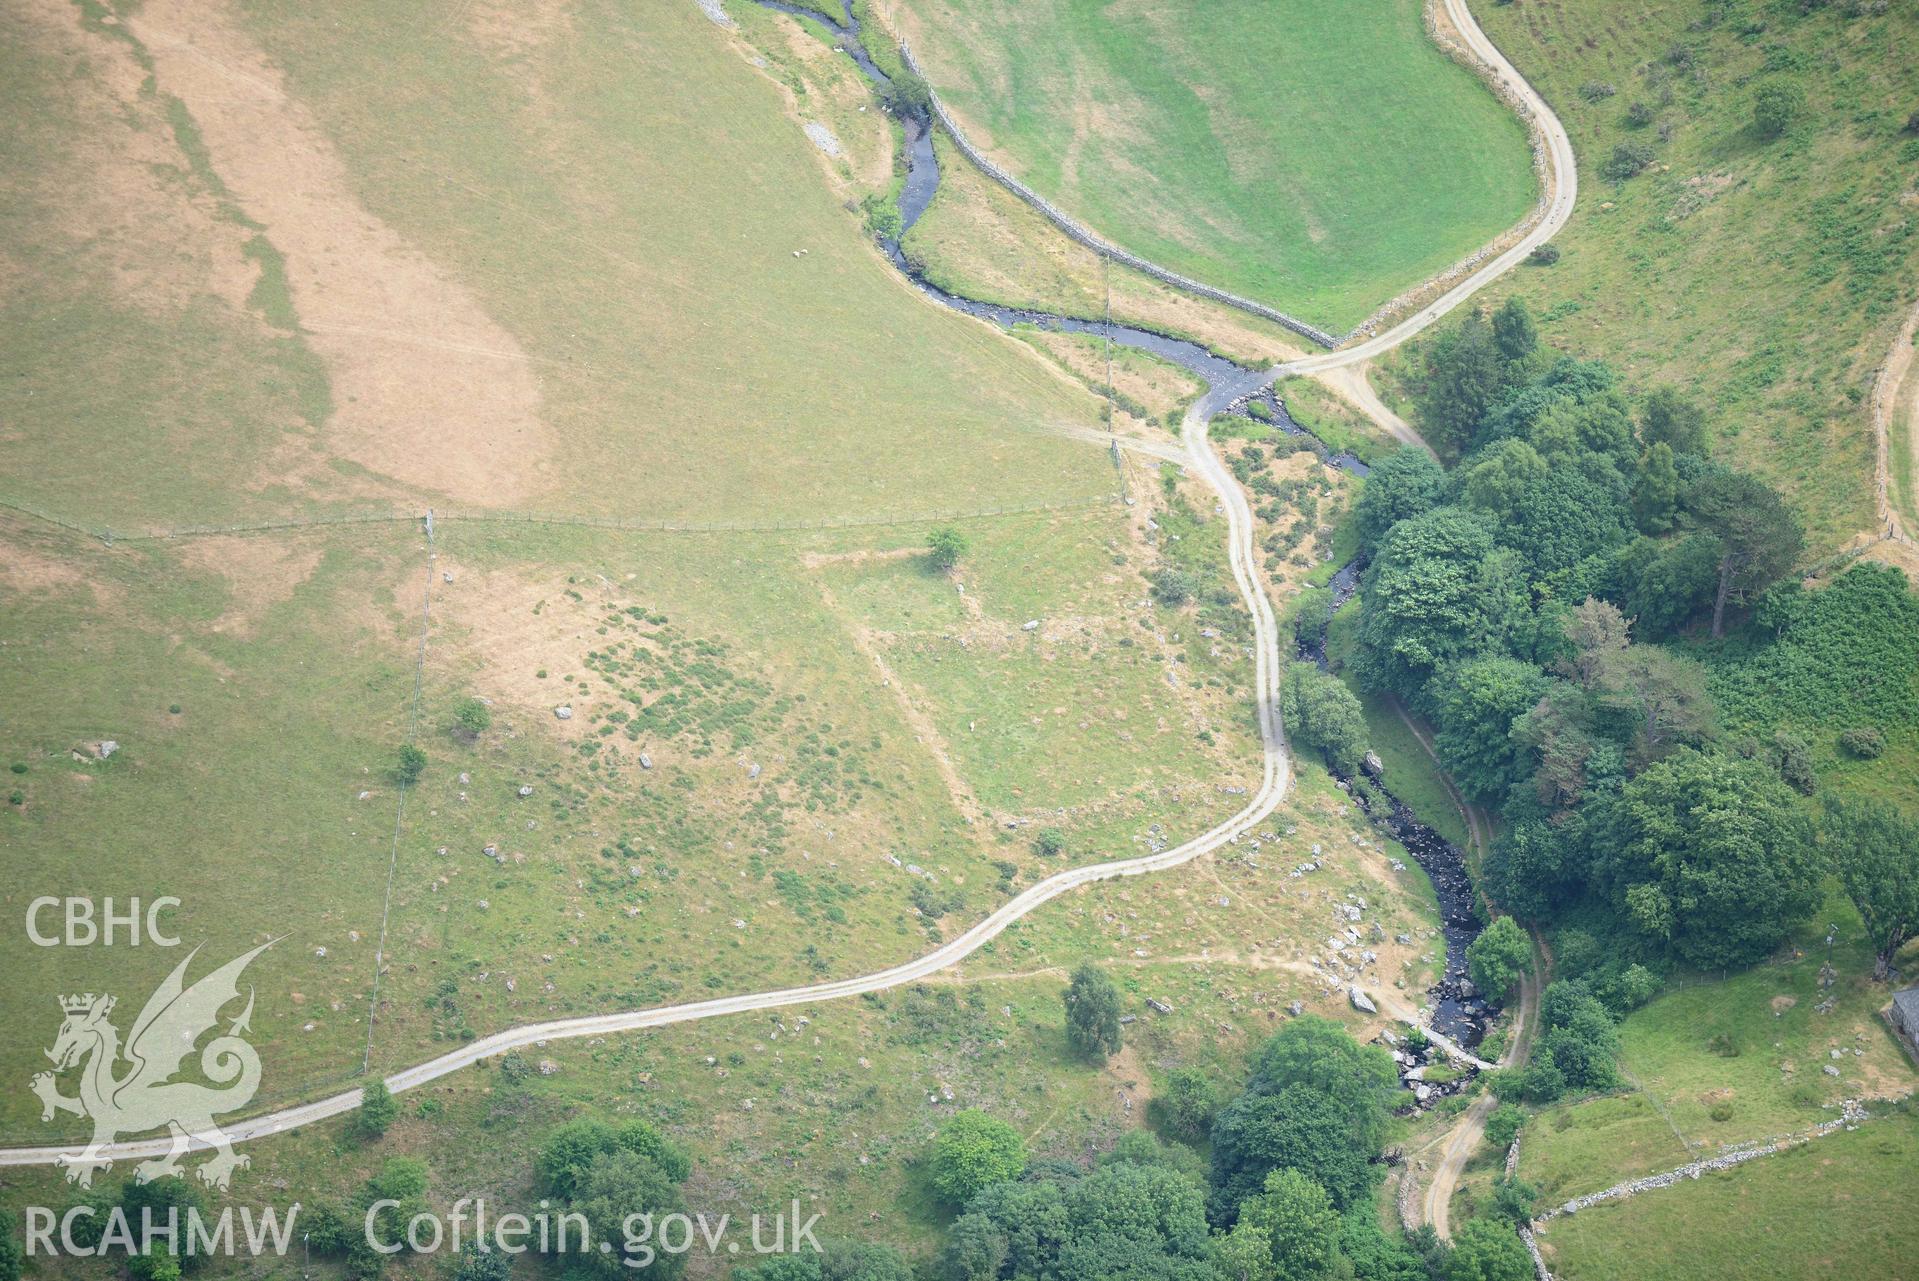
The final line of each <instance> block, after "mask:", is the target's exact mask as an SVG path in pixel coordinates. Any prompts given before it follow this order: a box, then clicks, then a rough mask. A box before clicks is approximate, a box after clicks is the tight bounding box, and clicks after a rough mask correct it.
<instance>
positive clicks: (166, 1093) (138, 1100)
mask: <svg viewBox="0 0 1919 1281" xmlns="http://www.w3.org/2000/svg"><path fill="white" fill-rule="evenodd" d="M277 941H278V940H277V939H276V940H273V941H271V942H267V943H262V944H261V945H260V946H259V947H256V948H254V949H253V950H252V951H251V952H248V953H247V954H246V955H244V956H241V957H239V958H238V959H236V960H233V961H229V962H227V963H226V964H225V965H223V966H221V967H220V968H219V969H217V970H215V971H214V972H213V973H211V974H209V975H207V976H206V977H205V978H203V979H201V980H200V981H199V982H197V983H195V984H194V985H193V986H192V987H187V986H186V984H185V982H184V978H185V975H186V971H187V964H188V962H190V961H192V960H193V958H194V956H196V955H198V953H199V951H200V949H199V948H195V949H193V951H192V952H189V953H188V954H187V958H186V960H184V961H181V962H180V964H179V965H177V966H175V967H174V970H173V973H171V974H169V975H168V976H167V978H166V981H165V982H163V983H161V984H160V986H159V988H158V989H157V990H155V992H154V993H153V995H152V996H150V997H148V998H147V1003H146V1005H145V1006H144V1007H143V1008H142V1009H141V1011H140V1017H138V1018H136V1019H135V1020H134V1021H133V1028H132V1030H131V1031H130V1032H129V1033H128V1034H127V1040H126V1047H125V1049H124V1050H123V1049H122V1048H121V1044H120V1033H119V1030H118V1029H117V1028H115V1027H114V1026H113V1024H111V1023H109V1022H108V1021H107V1015H109V1014H111V1013H112V1012H113V1006H114V999H113V997H111V996H95V995H94V994H93V993H91V992H89V993H87V994H86V995H85V996H64V997H61V998H60V1008H61V1009H62V1010H63V1011H65V1013H66V1021H65V1022H63V1023H62V1024H61V1025H60V1035H59V1037H58V1038H57V1039H56V1040H55V1041H54V1043H53V1048H52V1049H51V1050H48V1051H47V1057H48V1058H49V1059H51V1060H53V1071H51V1072H41V1073H39V1074H38V1075H37V1076H35V1077H34V1078H33V1092H34V1093H35V1094H37V1095H39V1096H40V1102H41V1105H42V1110H41V1113H40V1119H41V1120H42V1121H51V1120H52V1119H53V1116H54V1113H56V1112H71V1113H73V1114H74V1115H75V1116H84V1117H91V1118H92V1120H93V1138H92V1140H91V1141H90V1142H88V1144H87V1146H86V1150H85V1151H83V1152H80V1153H78V1154H69V1155H62V1156H61V1157H60V1158H59V1161H60V1164H61V1165H62V1166H64V1167H65V1168H66V1172H67V1180H68V1181H69V1182H72V1183H78V1184H79V1185H80V1186H81V1187H83V1188H84V1187H91V1186H92V1184H93V1175H94V1172H95V1171H97V1170H104V1169H106V1168H108V1167H109V1166H111V1165H112V1164H113V1161H112V1159H111V1158H109V1157H106V1156H103V1155H102V1151H101V1150H102V1149H103V1148H104V1147H105V1146H106V1145H108V1144H110V1143H112V1142H113V1141H114V1140H115V1139H116V1138H118V1137H119V1136H120V1135H122V1134H138V1133H140V1132H142V1131H145V1130H157V1129H159V1128H161V1127H162V1126H164V1127H166V1129H167V1130H169V1131H170V1132H171V1133H172V1136H173V1147H172V1149H171V1150H170V1151H168V1152H167V1154H166V1155H165V1156H161V1157H156V1158H154V1159H153V1160H151V1161H142V1162H141V1163H140V1164H139V1165H138V1166H137V1167H136V1168H135V1170H134V1178H135V1179H136V1180H138V1181H139V1182H141V1183H146V1182H148V1181H149V1180H152V1179H158V1178H163V1177H165V1176H166V1175H169V1174H178V1173H180V1158H181V1156H183V1155H184V1154H185V1153H186V1151H187V1149H188V1147H189V1146H190V1145H192V1144H194V1143H198V1144H200V1145H201V1146H203V1147H209V1148H212V1149H214V1155H213V1156H212V1157H211V1158H210V1159H208V1160H207V1161H206V1163H205V1164H203V1165H201V1166H200V1168H199V1171H198V1173H199V1176H200V1179H201V1181H202V1182H204V1183H206V1184H207V1185H208V1186H209V1187H215V1188H219V1189H221V1190H223V1191H224V1190H225V1189H226V1186H227V1183H228V1181H229V1180H230V1179H231V1178H232V1176H233V1171H234V1170H235V1169H236V1168H238V1167H240V1166H244V1165H246V1164H248V1159H247V1158H246V1157H244V1156H236V1155H235V1154H234V1151H233V1145H232V1143H231V1142H229V1141H228V1139H227V1136H226V1134H225V1133H223V1132H222V1131H221V1129H220V1127H219V1126H218V1125H215V1124H214V1121H213V1114H214V1113H216V1112H232V1111H234V1110H235V1109H236V1108H242V1107H245V1106H246V1105H247V1104H248V1103H249V1102H250V1101H252V1099H253V1095H254V1092H255V1091H257V1090H258V1089H259V1088H260V1056H259V1055H258V1054H257V1053H255V1052H254V1049H253V1047H252V1046H251V1045H249V1044H247V1043H246V1041H244V1040H242V1039H241V1037H240V1034H241V1033H242V1032H245V1031H248V1030H249V1027H248V1023H249V1020H251V1018H252V1017H253V990H252V989H251V988H248V989H247V1004H246V1009H244V1010H242V1011H241V1013H240V1017H239V1018H237V1019H235V1020H233V1023H232V1024H231V1026H229V1027H228V1029H227V1031H226V1034H225V1035H223V1036H216V1037H214V1038H213V1039H212V1040H211V1041H208V1042H207V1044H206V1046H205V1047H204V1048H203V1049H202V1050H201V1051H200V1071H201V1073H202V1074H204V1075H205V1077H206V1079H207V1080H209V1081H211V1082H213V1085H211V1086H209V1085H202V1084H200V1083H198V1082H196V1081H176V1080H174V1079H173V1077H174V1076H175V1074H176V1073H178V1072H179V1070H180V1065H181V1063H182V1062H183V1061H184V1060H185V1059H186V1057H187V1056H188V1055H189V1054H191V1053H192V1052H193V1047H194V1045H195V1043H196V1042H198V1041H199V1040H200V1038H201V1037H202V1036H203V1035H205V1034H206V1033H207V1032H208V1031H210V1030H212V1029H213V1028H214V1026H215V1025H216V1024H217V1023H218V1022H219V1020H220V1010H221V1008H222V1007H224V1006H225V1005H226V1004H227V1003H228V1002H229V1001H233V1000H236V999H238V997H239V995H240V987H239V982H240V972H241V971H242V970H244V969H246V967H247V963H248V962H250V961H251V960H253V958H254V957H256V956H258V955H260V953H262V952H264V951H266V950H267V948H269V947H272V946H273V943H274V942H277ZM122 1059H124V1060H125V1061H126V1063H127V1064H128V1067H127V1069H126V1070H125V1071H124V1072H118V1071H117V1069H118V1068H119V1065H120V1063H121V1061H122ZM76 1065H80V1081H79V1089H80V1094H79V1097H78V1098H68V1097H67V1096H65V1095H63V1094H61V1093H60V1089H59V1085H58V1083H57V1077H58V1075H59V1074H60V1073H63V1072H65V1071H67V1070H68V1069H69V1068H72V1067H74V1066H76ZM216 1087H224V1088H216Z"/></svg>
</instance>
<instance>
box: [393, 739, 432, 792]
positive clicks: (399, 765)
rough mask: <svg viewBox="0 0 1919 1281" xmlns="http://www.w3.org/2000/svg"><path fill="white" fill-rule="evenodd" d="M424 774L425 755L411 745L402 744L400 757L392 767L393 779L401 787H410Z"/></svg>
mask: <svg viewBox="0 0 1919 1281" xmlns="http://www.w3.org/2000/svg"><path fill="white" fill-rule="evenodd" d="M425 772H426V753H425V752H423V751H421V750H420V749H419V747H417V746H416V745H414V744H412V743H406V744H402V745H401V747H400V756H399V759H398V760H397V761H395V762H394V765H393V777H394V778H396V779H398V780H399V781H400V785H401V786H402V787H411V786H412V785H413V784H415V783H417V782H419V781H420V775H421V774H424V773H425Z"/></svg>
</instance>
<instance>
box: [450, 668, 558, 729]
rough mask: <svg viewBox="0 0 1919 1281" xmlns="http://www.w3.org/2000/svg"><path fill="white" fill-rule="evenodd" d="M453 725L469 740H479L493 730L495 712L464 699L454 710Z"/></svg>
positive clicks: (483, 704) (478, 703) (476, 701)
mask: <svg viewBox="0 0 1919 1281" xmlns="http://www.w3.org/2000/svg"><path fill="white" fill-rule="evenodd" d="M540 675H542V676H544V675H546V673H545V672H541V673H540ZM453 723H454V725H455V726H457V727H458V728H459V729H460V731H461V732H462V733H464V734H466V735H467V736H468V737H469V738H478V737H479V736H480V735H482V734H484V733H486V731H487V730H488V729H490V728H492V725H493V711H492V709H491V708H489V707H488V706H487V705H486V704H485V703H482V702H481V701H480V700H479V699H477V698H463V699H461V700H460V703H459V705H458V706H457V707H455V708H454V709H453Z"/></svg>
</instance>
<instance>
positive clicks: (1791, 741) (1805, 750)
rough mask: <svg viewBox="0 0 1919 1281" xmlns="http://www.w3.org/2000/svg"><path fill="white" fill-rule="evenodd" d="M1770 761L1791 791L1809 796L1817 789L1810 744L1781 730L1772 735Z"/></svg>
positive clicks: (1795, 735)
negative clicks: (1771, 760)
mask: <svg viewBox="0 0 1919 1281" xmlns="http://www.w3.org/2000/svg"><path fill="white" fill-rule="evenodd" d="M1772 759H1773V764H1774V765H1775V766H1777V767H1778V770H1779V777H1780V778H1782V779H1784V780H1785V783H1786V786H1787V787H1790V788H1792V790H1793V791H1795V792H1798V793H1800V794H1801V795H1804V796H1811V795H1812V794H1813V792H1814V791H1815V790H1816V789H1817V788H1818V786H1819V778H1818V776H1817V775H1816V774H1815V773H1814V772H1813V768H1812V744H1811V743H1808V742H1807V741H1806V740H1805V739H1803V738H1801V737H1800V736H1799V735H1797V734H1794V733H1793V732H1791V731H1790V730H1783V729H1782V730H1779V731H1777V732H1776V733H1774V734H1773V736H1772Z"/></svg>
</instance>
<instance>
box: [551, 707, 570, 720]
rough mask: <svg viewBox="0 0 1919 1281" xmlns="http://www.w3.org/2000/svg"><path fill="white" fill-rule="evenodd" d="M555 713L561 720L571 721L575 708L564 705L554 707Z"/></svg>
mask: <svg viewBox="0 0 1919 1281" xmlns="http://www.w3.org/2000/svg"><path fill="white" fill-rule="evenodd" d="M553 715H554V716H555V717H556V718H557V719H559V720H563V721H570V720H572V719H573V709H572V708H570V707H567V706H564V705H562V706H559V707H556V708H554V709H553Z"/></svg>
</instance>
